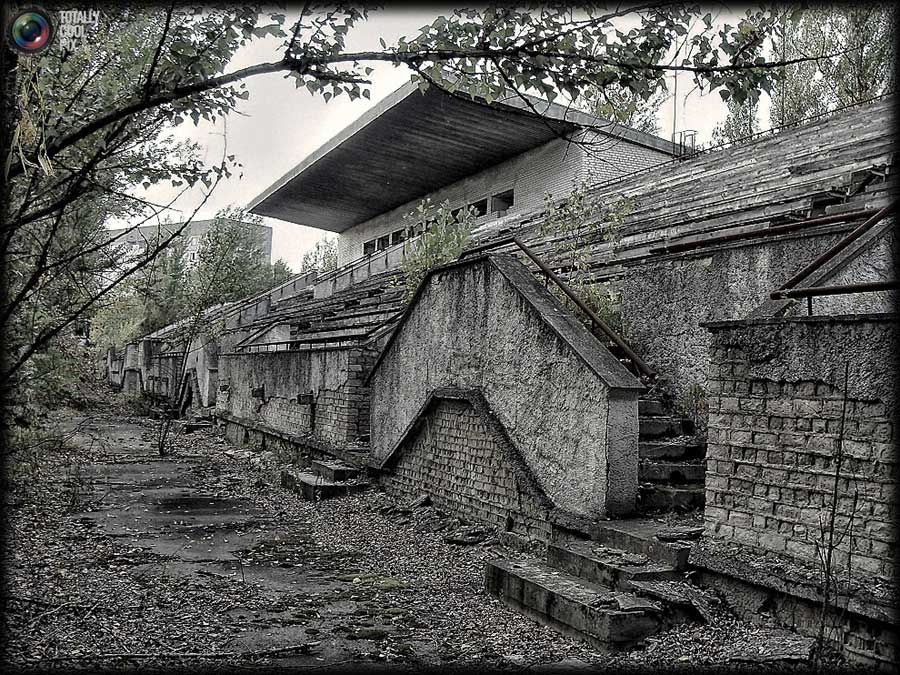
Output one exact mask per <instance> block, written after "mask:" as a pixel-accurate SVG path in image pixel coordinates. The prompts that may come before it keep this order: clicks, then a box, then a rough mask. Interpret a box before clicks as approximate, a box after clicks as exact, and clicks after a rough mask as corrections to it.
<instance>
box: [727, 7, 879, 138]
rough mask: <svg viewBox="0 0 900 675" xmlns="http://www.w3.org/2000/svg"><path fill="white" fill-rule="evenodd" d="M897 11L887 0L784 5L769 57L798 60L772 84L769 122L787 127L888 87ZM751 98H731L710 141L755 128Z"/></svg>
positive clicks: (743, 135)
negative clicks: (884, 0) (884, 1)
mask: <svg viewBox="0 0 900 675" xmlns="http://www.w3.org/2000/svg"><path fill="white" fill-rule="evenodd" d="M895 23H896V15H895V10H894V8H893V7H892V6H891V5H887V4H882V5H878V4H860V5H839V4H826V5H820V6H817V7H812V8H805V9H804V8H797V9H793V10H785V11H784V12H783V13H782V14H781V15H780V16H779V17H778V20H777V22H776V24H775V30H774V31H773V35H772V41H771V45H770V46H769V48H768V58H769V59H777V60H780V61H796V62H794V63H790V64H789V65H787V66H785V67H784V68H781V69H780V70H779V73H778V82H777V84H776V86H775V87H774V89H773V90H772V92H771V93H772V102H771V106H770V108H769V124H770V126H772V127H779V126H784V125H786V124H793V123H795V122H798V121H801V120H804V119H807V118H809V117H813V116H817V115H822V114H825V113H828V112H830V111H832V110H836V109H838V108H843V107H846V106H848V105H854V104H856V103H862V102H863V101H867V100H869V99H871V98H874V97H876V96H880V95H881V94H883V93H885V92H887V91H891V90H893V87H894V79H893V78H894V73H893V63H894V57H895V46H894V26H895ZM758 117H759V116H758V107H757V106H756V105H755V104H754V102H753V101H750V100H747V101H743V102H739V101H737V100H736V99H729V100H728V116H727V118H726V119H725V121H724V122H723V123H722V124H721V125H719V126H718V127H717V128H716V129H715V130H714V131H713V142H714V143H724V142H733V141H737V140H740V139H743V138H746V137H747V136H749V135H751V134H754V133H756V132H758V131H759V130H760V120H759V119H758Z"/></svg>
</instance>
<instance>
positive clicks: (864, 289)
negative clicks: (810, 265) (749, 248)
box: [769, 281, 900, 300]
mask: <svg viewBox="0 0 900 675" xmlns="http://www.w3.org/2000/svg"><path fill="white" fill-rule="evenodd" d="M896 290H900V281H872V282H867V283H862V284H843V285H838V286H808V287H806V288H790V289H785V290H777V291H772V292H771V293H770V294H769V297H771V298H772V299H773V300H784V299H786V298H812V297H813V296H820V295H847V294H849V293H870V292H872V291H896Z"/></svg>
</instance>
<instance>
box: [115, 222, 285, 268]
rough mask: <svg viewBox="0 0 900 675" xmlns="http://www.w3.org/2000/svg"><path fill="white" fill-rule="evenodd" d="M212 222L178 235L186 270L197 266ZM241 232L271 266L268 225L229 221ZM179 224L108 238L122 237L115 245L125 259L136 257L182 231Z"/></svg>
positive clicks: (197, 224) (138, 229)
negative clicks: (250, 240) (123, 249)
mask: <svg viewBox="0 0 900 675" xmlns="http://www.w3.org/2000/svg"><path fill="white" fill-rule="evenodd" d="M214 222H215V220H195V221H192V222H191V223H190V224H188V226H187V227H186V228H185V229H184V231H183V232H182V233H181V235H180V236H179V238H180V239H181V241H182V242H183V243H184V254H183V255H184V261H185V263H186V264H187V265H188V266H191V265H194V264H196V262H197V259H198V256H199V255H200V250H201V248H202V246H203V241H204V238H205V235H206V233H207V232H209V230H210V228H212V226H213V223H214ZM229 222H231V223H235V224H237V225H239V226H240V227H242V228H244V229H245V230H247V232H249V233H250V234H251V237H252V241H253V243H254V245H255V246H256V247H257V248H258V249H259V251H260V253H261V254H262V255H263V257H264V259H265V261H266V262H267V263H271V262H272V228H271V227H269V226H268V225H257V224H255V223H246V222H243V221H239V220H229ZM181 225H182V223H163V224H161V225H143V226H141V227H136V228H134V229H130V228H121V229H116V230H110V231H109V234H110V236H111V237H115V236H117V235H122V237H121V239H118V240H117V241H116V242H115V243H116V244H118V245H123V246H125V247H126V248H125V255H126V256H137V255H140V254H141V253H143V252H144V251H145V250H147V248H150V247H153V246H156V245H157V244H159V243H161V242H163V241H165V240H166V239H168V238H169V237H170V236H171V235H172V233H174V232H175V231H177V230H178V229H179V228H180V227H181Z"/></svg>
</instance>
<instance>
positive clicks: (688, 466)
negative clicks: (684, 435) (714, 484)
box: [638, 459, 706, 484]
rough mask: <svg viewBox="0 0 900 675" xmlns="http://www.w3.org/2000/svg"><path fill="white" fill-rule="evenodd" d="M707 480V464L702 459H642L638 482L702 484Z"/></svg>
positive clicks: (639, 465)
mask: <svg viewBox="0 0 900 675" xmlns="http://www.w3.org/2000/svg"><path fill="white" fill-rule="evenodd" d="M705 478H706V462H705V461H704V460H701V459H691V460H665V459H663V460H660V459H641V461H640V463H639V464H638V480H640V481H641V482H650V483H672V484H681V483H702V482H703V481H704V479H705Z"/></svg>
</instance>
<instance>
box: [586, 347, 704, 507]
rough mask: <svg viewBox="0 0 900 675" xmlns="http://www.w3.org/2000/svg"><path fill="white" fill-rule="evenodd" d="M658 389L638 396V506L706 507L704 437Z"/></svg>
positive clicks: (617, 351) (620, 354)
mask: <svg viewBox="0 0 900 675" xmlns="http://www.w3.org/2000/svg"><path fill="white" fill-rule="evenodd" d="M595 335H596V333H595ZM597 337H598V339H599V340H600V341H601V342H602V343H603V344H604V345H605V346H606V348H607V349H609V351H610V352H612V354H613V355H614V356H615V357H616V358H617V359H618V360H619V362H620V363H621V364H622V365H623V366H625V368H627V369H628V370H629V372H631V373H632V374H633V375H635V377H640V371H639V370H638V369H637V367H636V366H635V364H634V363H633V362H632V361H631V359H630V358H628V355H627V354H626V353H625V352H624V351H623V350H622V348H621V347H619V346H618V345H617V344H615V343H614V342H612V341H610V340H609V339H608V338H606V337H605V336H603V335H598V336H597ZM654 389H655V388H654ZM654 389H650V390H648V392H647V393H646V394H644V395H643V396H641V398H640V399H639V400H638V421H639V435H638V449H639V456H640V464H639V468H638V480H639V481H640V489H639V493H638V510H639V511H640V512H642V513H654V512H666V511H691V510H694V509H698V508H703V504H704V489H703V482H704V478H705V475H706V461H705V460H706V442H705V441H704V440H702V439H700V438H698V437H697V436H696V435H695V431H696V430H695V429H694V423H693V421H692V420H691V419H689V418H687V417H683V416H679V415H675V414H673V413H672V411H671V409H670V406H667V405H666V404H665V403H664V402H663V400H662V398H661V397H660V395H659V394H658V393H656V391H654Z"/></svg>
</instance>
